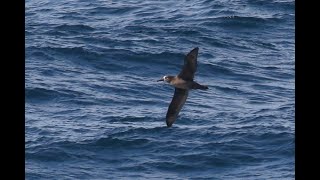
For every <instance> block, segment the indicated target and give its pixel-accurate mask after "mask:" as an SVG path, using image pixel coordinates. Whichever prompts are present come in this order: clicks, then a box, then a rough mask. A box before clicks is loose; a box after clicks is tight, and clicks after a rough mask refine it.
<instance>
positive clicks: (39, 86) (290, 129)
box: [25, 0, 295, 180]
mask: <svg viewBox="0 0 320 180" xmlns="http://www.w3.org/2000/svg"><path fill="white" fill-rule="evenodd" d="M25 42H26V44H25V53H26V57H25V72H26V73H25V105H26V106H25V173H26V179H30V180H34V179H45V180H47V179H90V180H93V179H99V180H100V179H182V180H184V179H215V180H226V179H227V180H228V179H237V180H238V179H239V180H260V179H261V180H265V179H268V180H269V179H277V180H278V179H281V180H283V179H295V101H294V99H295V2H294V1H293V0H215V1H210V0H192V1H191V0H179V1H176V0H163V1H160V0H135V1H133V0H121V1H120V0H99V1H98V0H94V1H85V0H69V1H63V0H41V1H40V0H26V2H25ZM195 47H199V56H198V69H197V72H196V75H195V81H197V82H199V83H200V84H204V85H208V86H209V89H208V90H206V91H201V90H192V91H191V92H190V93H189V97H188V99H187V102H186V104H185V105H184V107H183V109H182V110H181V112H180V114H179V117H178V119H177V120H176V122H175V123H174V124H173V126H172V127H171V128H167V127H166V122H165V116H166V112H167V109H168V106H169V104H170V102H171V99H172V96H173V93H174V88H173V87H172V86H170V85H168V84H165V83H163V82H156V81H157V80H158V79H160V78H162V77H163V76H164V75H176V74H178V73H179V72H180V70H181V68H182V66H183V59H184V56H185V55H186V54H187V53H188V52H189V51H190V50H192V49H193V48H195Z"/></svg>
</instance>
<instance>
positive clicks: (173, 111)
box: [159, 48, 208, 127]
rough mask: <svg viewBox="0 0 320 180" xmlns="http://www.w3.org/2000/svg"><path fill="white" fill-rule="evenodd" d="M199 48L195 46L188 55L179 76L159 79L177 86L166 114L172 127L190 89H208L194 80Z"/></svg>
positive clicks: (168, 123) (167, 120)
mask: <svg viewBox="0 0 320 180" xmlns="http://www.w3.org/2000/svg"><path fill="white" fill-rule="evenodd" d="M198 50H199V48H194V49H193V50H192V51H190V52H189V53H188V54H187V55H186V57H185V60H184V66H183V68H182V70H181V72H180V73H179V74H178V75H177V76H164V77H163V78H162V79H160V80H159V81H166V82H168V83H169V84H170V85H172V86H174V87H175V91H174V96H173V98H172V101H171V103H170V105H169V108H168V111H167V115H166V123H167V126H168V127H171V126H172V124H173V123H174V122H175V120H176V119H177V117H178V114H179V112H180V110H181V109H182V107H183V105H184V103H185V102H186V100H187V97H188V94H189V90H190V89H202V90H204V89H208V86H204V85H200V84H198V83H197V82H195V81H193V78H194V73H195V72H196V70H197V57H198Z"/></svg>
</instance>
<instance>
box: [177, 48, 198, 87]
mask: <svg viewBox="0 0 320 180" xmlns="http://www.w3.org/2000/svg"><path fill="white" fill-rule="evenodd" d="M198 51H199V48H198V47H196V48H194V49H193V50H192V51H190V52H189V53H188V54H187V55H186V57H185V58H184V65H183V68H182V70H181V72H180V74H179V75H178V77H180V78H182V79H184V80H186V81H192V80H193V77H194V73H195V72H196V70H197V57H198Z"/></svg>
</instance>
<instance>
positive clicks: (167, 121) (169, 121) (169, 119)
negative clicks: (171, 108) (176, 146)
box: [166, 118, 175, 128]
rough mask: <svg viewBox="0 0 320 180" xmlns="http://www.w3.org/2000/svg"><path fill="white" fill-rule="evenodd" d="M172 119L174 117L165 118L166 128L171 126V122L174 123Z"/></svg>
mask: <svg viewBox="0 0 320 180" xmlns="http://www.w3.org/2000/svg"><path fill="white" fill-rule="evenodd" d="M174 121H175V119H172V118H168V119H167V120H166V123H167V127H168V128H169V127H171V126H172V124H173V123H174Z"/></svg>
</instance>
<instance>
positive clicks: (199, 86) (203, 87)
mask: <svg viewBox="0 0 320 180" xmlns="http://www.w3.org/2000/svg"><path fill="white" fill-rule="evenodd" d="M192 89H201V90H205V89H209V88H208V86H206V85H201V84H198V83H196V82H195V83H193V85H192Z"/></svg>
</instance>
